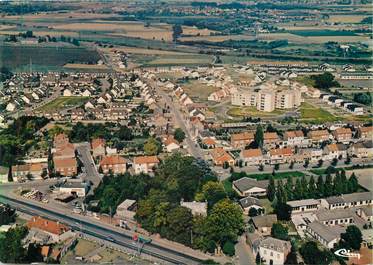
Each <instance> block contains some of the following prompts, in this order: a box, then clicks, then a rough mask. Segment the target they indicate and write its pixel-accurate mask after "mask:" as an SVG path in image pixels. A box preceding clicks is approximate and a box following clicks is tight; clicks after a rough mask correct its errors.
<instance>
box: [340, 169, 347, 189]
mask: <svg viewBox="0 0 373 265" xmlns="http://www.w3.org/2000/svg"><path fill="white" fill-rule="evenodd" d="M341 183H342V185H341V187H342V194H345V193H347V192H348V181H347V177H346V171H345V170H344V169H342V170H341Z"/></svg>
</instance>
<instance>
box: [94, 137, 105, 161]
mask: <svg viewBox="0 0 373 265" xmlns="http://www.w3.org/2000/svg"><path fill="white" fill-rule="evenodd" d="M91 150H92V156H93V157H94V158H96V157H100V158H101V157H103V156H104V155H105V140H104V139H102V138H96V139H93V140H92V141H91Z"/></svg>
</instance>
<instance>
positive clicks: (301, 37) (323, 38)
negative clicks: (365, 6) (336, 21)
mask: <svg viewBox="0 0 373 265" xmlns="http://www.w3.org/2000/svg"><path fill="white" fill-rule="evenodd" d="M297 32H298V33H297ZM339 32H340V31H339ZM297 34H298V35H297ZM307 34H309V35H307ZM318 34H326V35H318ZM341 34H342V33H341ZM345 34H351V33H350V32H349V33H345ZM258 39H259V40H263V41H274V40H285V39H286V40H288V41H289V42H291V43H298V44H310V43H314V44H322V43H326V42H328V41H335V42H342V43H346V42H349V43H350V42H362V41H368V40H369V37H367V36H360V35H357V34H354V35H344V36H343V35H342V36H338V35H327V33H321V31H319V32H312V30H293V31H291V33H268V34H260V35H259V37H258Z"/></svg>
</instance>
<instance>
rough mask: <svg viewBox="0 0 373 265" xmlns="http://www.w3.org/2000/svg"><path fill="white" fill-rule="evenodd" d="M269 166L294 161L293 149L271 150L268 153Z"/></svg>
mask: <svg viewBox="0 0 373 265" xmlns="http://www.w3.org/2000/svg"><path fill="white" fill-rule="evenodd" d="M269 159H270V164H283V163H289V162H291V161H293V160H294V157H293V149H291V148H290V147H286V148H278V149H271V150H270V151H269Z"/></svg>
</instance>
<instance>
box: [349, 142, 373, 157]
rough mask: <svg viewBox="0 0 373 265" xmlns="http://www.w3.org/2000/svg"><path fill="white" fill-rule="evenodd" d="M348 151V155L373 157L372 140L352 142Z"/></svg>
mask: <svg viewBox="0 0 373 265" xmlns="http://www.w3.org/2000/svg"><path fill="white" fill-rule="evenodd" d="M348 153H349V155H350V156H354V157H357V158H371V157H373V142H372V141H365V142H360V143H356V144H353V145H351V146H350V148H349V150H348Z"/></svg>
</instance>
